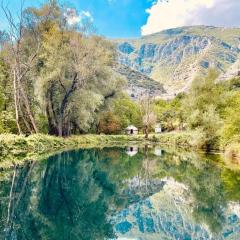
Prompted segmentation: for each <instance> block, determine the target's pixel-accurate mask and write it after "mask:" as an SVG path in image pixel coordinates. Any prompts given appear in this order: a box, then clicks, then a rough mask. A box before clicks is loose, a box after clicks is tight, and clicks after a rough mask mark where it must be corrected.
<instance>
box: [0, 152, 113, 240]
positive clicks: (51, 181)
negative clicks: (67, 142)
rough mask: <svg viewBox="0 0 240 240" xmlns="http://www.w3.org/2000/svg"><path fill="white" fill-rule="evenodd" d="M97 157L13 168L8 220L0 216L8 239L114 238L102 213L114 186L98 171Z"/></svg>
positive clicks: (66, 157)
mask: <svg viewBox="0 0 240 240" xmlns="http://www.w3.org/2000/svg"><path fill="white" fill-rule="evenodd" d="M95 154H96V153H95V151H76V152H71V153H63V154H60V155H58V156H55V157H52V158H50V159H49V160H48V161H46V162H45V163H41V164H36V165H35V166H34V167H33V168H32V166H33V164H27V165H26V166H25V167H24V168H22V169H18V170H16V171H17V173H16V177H15V180H14V183H13V194H12V198H11V207H10V212H11V214H10V219H9V221H7V218H6V213H5V214H2V218H3V220H2V227H1V232H2V233H3V230H4V232H5V236H6V239H13V238H14V236H17V239H104V238H105V237H108V238H113V237H114V233H113V229H112V226H111V224H110V223H109V222H108V220H107V216H106V213H107V211H108V207H109V204H111V203H112V202H114V196H115V195H114V191H115V185H114V184H112V183H110V182H109V181H108V179H107V174H106V173H104V172H101V171H100V170H99V169H98V167H97V161H96V159H97V158H96V156H95ZM29 175H31V178H29V177H28V176H29ZM12 179H14V178H12ZM6 184H7V183H6ZM10 185H11V184H10ZM7 192H9V187H8V191H6V192H5V194H6V195H5V197H6V196H7ZM2 194H4V193H2ZM2 197H3V196H2ZM1 202H3V201H1ZM1 212H4V208H3V206H2V204H1Z"/></svg>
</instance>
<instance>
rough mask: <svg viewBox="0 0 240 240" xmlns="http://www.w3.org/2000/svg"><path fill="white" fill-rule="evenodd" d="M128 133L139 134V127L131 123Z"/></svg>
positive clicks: (127, 129)
mask: <svg viewBox="0 0 240 240" xmlns="http://www.w3.org/2000/svg"><path fill="white" fill-rule="evenodd" d="M126 134H128V135H137V134H138V129H137V128H136V127H135V126H133V125H130V126H128V127H127V128H126Z"/></svg>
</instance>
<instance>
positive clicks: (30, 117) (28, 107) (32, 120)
mask: <svg viewBox="0 0 240 240" xmlns="http://www.w3.org/2000/svg"><path fill="white" fill-rule="evenodd" d="M18 84H19V89H20V92H21V95H22V97H23V102H24V105H25V107H26V110H27V115H28V117H29V119H30V122H31V125H32V127H33V130H34V132H35V133H38V128H37V125H36V122H35V119H34V117H33V115H32V112H31V109H30V104H29V100H28V98H27V96H26V93H25V91H24V89H23V86H22V84H21V82H20V81H19V80H18Z"/></svg>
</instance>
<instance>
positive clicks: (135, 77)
mask: <svg viewBox="0 0 240 240" xmlns="http://www.w3.org/2000/svg"><path fill="white" fill-rule="evenodd" d="M115 71H116V72H118V73H119V74H121V75H122V76H124V77H125V78H126V79H127V82H128V86H127V89H126V90H127V93H128V94H129V96H131V97H132V98H134V99H138V98H139V97H141V95H142V94H150V95H151V96H161V95H163V94H165V93H166V91H165V89H164V87H163V85H162V84H161V83H159V82H157V81H155V80H153V79H152V78H150V77H148V76H147V75H144V74H143V73H141V72H138V71H135V70H133V69H131V68H130V67H128V66H126V65H122V64H118V65H117V66H115Z"/></svg>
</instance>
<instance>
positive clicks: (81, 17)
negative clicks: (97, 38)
mask: <svg viewBox="0 0 240 240" xmlns="http://www.w3.org/2000/svg"><path fill="white" fill-rule="evenodd" d="M65 17H66V19H67V22H68V24H69V25H75V24H80V25H81V24H82V23H83V22H84V21H85V20H88V21H90V22H93V21H94V19H93V16H92V15H91V13H90V12H88V11H81V12H80V14H78V13H77V11H76V10H75V9H73V8H67V11H66V13H65Z"/></svg>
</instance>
